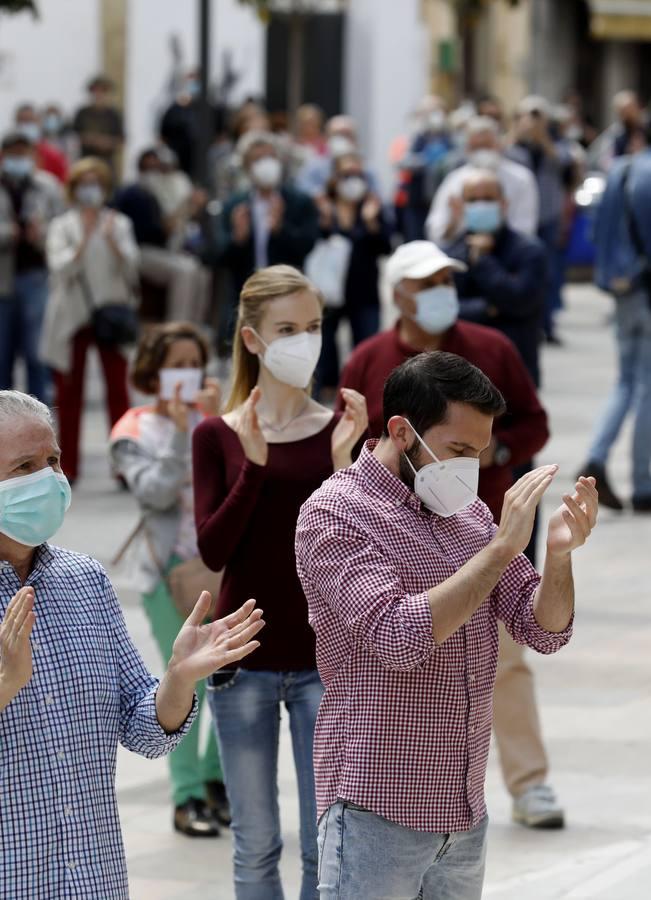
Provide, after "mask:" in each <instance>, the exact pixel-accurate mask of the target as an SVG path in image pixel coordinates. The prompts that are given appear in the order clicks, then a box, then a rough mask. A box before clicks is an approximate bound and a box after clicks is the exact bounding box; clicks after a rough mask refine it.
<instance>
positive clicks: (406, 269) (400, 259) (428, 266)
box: [386, 241, 468, 285]
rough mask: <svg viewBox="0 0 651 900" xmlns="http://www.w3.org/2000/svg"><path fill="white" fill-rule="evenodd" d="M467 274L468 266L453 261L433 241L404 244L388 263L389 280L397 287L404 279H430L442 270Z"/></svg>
mask: <svg viewBox="0 0 651 900" xmlns="http://www.w3.org/2000/svg"><path fill="white" fill-rule="evenodd" d="M448 268H451V269H455V270H456V271H457V272H466V271H467V270H468V266H467V265H466V264H465V263H463V262H461V261H460V260H458V259H451V258H450V257H449V256H448V255H447V254H446V253H444V252H443V251H442V250H441V249H440V248H439V247H437V246H436V244H433V243H432V242H431V241H410V242H409V243H408V244H402V246H400V247H398V249H397V250H396V252H395V253H394V254H393V255H392V256H391V257H389V261H388V262H387V270H386V271H387V278H388V279H389V283H390V284H391V285H396V284H398V282H400V281H402V279H403V278H428V277H429V276H430V275H434V274H435V273H436V272H440V271H441V269H448Z"/></svg>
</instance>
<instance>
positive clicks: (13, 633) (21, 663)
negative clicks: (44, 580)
mask: <svg viewBox="0 0 651 900" xmlns="http://www.w3.org/2000/svg"><path fill="white" fill-rule="evenodd" d="M35 621H36V616H35V614H34V588H32V587H24V588H21V589H20V590H19V591H18V593H17V594H16V595H15V596H14V597H13V599H12V600H11V602H10V603H9V606H8V607H7V611H6V613H5V616H4V619H3V620H2V624H1V625H0V709H3V708H4V707H5V706H6V705H7V704H8V703H10V702H11V700H13V698H14V697H15V696H16V694H17V693H18V692H19V691H21V690H22V689H23V688H24V687H25V685H26V684H27V683H28V682H29V680H30V678H31V677H32V648H31V647H30V644H29V637H30V635H31V633H32V628H33V627H34V622H35Z"/></svg>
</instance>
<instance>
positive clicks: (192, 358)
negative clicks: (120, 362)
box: [111, 323, 230, 837]
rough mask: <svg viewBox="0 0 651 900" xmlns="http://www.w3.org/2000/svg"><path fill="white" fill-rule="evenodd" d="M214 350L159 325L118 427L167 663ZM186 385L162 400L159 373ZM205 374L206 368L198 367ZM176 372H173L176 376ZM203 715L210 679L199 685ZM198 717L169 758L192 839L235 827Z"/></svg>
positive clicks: (139, 553)
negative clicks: (173, 581) (194, 455)
mask: <svg viewBox="0 0 651 900" xmlns="http://www.w3.org/2000/svg"><path fill="white" fill-rule="evenodd" d="M207 361H208V346H207V344H206V342H205V341H204V339H203V337H202V336H201V334H200V333H199V331H198V330H197V329H196V328H195V327H194V326H193V325H190V324H185V323H179V324H177V323H172V324H169V325H162V326H159V327H157V328H154V329H152V330H151V331H149V332H148V334H147V335H146V336H145V337H144V338H143V339H142V341H141V342H140V346H139V347H138V351H137V354H136V358H135V361H134V367H133V372H132V376H131V380H132V382H133V385H134V387H135V388H136V389H137V390H139V391H142V392H143V393H145V394H155V395H156V401H155V403H154V404H152V405H150V406H141V407H137V408H134V409H130V410H129V411H128V412H127V413H126V414H125V415H124V416H123V417H122V418H121V419H120V421H119V422H118V423H117V424H116V425H115V426H114V428H113V431H112V433H111V458H112V462H113V465H114V467H115V470H116V472H117V473H119V474H120V475H122V477H123V478H124V479H125V480H126V482H127V484H128V486H129V489H130V491H131V492H132V494H133V496H134V497H135V499H136V500H137V501H138V504H139V505H140V509H141V514H142V527H141V528H140V529H139V533H138V543H137V545H136V548H135V557H136V569H137V571H136V583H137V584H138V586H139V587H140V589H141V591H142V593H143V604H144V609H145V613H146V614H147V617H148V618H149V621H150V625H151V629H152V632H153V635H154V637H155V639H156V642H157V643H158V646H159V649H160V652H161V654H162V657H163V660H164V662H167V660H168V659H169V657H170V656H171V653H172V645H173V643H174V636H175V634H176V633H177V632H178V629H179V627H180V624H181V622H182V616H181V614H180V612H179V611H178V610H177V608H176V606H175V603H174V600H173V598H172V595H171V593H170V587H169V574H170V572H171V571H173V570H174V568H175V567H177V566H178V565H180V564H181V563H183V562H186V561H188V560H192V559H195V558H197V557H198V549H197V536H196V530H195V525H194V503H193V494H192V468H191V459H190V446H191V436H192V430H193V428H194V426H195V425H196V424H198V422H199V421H201V419H203V418H205V417H206V416H212V415H218V413H219V407H220V391H219V385H218V383H217V382H216V381H213V380H211V379H206V378H204V377H203V372H204V370H205V366H206V363H207ZM165 369H174V370H181V369H182V370H186V371H184V372H183V373H178V372H177V373H176V374H173V375H172V377H173V378H174V377H178V378H179V382H180V383H179V384H177V385H176V388H175V389H174V392H173V397H172V399H163V397H162V396H161V393H162V391H161V383H162V380H163V379H162V378H161V374H160V373H161V370H165ZM199 370H200V371H199ZM170 374H172V373H170ZM185 377H189V379H190V380H192V378H195V379H196V381H197V383H200V382H203V387H201V388H200V390H199V391H198V392H197V394H196V396H195V398H194V402H193V403H187V402H184V400H183V399H182V398H181V382H182V381H184V380H185ZM197 694H198V696H199V702H200V704H201V711H203V708H204V706H203V701H204V697H203V685H197ZM199 727H200V726H199V717H197V720H196V722H195V723H194V725H193V727H192V729H191V731H190V732H189V734H188V735H187V737H186V738H185V740H184V741H183V743H182V744H181V745H180V746H179V747H178V749H177V750H175V751H174V752H173V753H172V754H170V756H169V757H168V759H169V766H170V777H171V782H172V796H173V803H174V828H175V829H176V830H177V831H180V832H182V833H183V834H187V835H189V836H191V837H212V836H216V835H218V834H219V827H218V822H221V823H222V824H225V825H228V824H229V822H230V812H229V808H228V801H227V799H226V794H225V789H224V784H223V778H222V772H221V764H220V760H219V754H218V750H217V744H216V740H215V734H214V729H212V728H211V729H210V737H209V741H208V745H207V747H206V750H205V752H204V754H203V756H202V755H201V754H200V752H199Z"/></svg>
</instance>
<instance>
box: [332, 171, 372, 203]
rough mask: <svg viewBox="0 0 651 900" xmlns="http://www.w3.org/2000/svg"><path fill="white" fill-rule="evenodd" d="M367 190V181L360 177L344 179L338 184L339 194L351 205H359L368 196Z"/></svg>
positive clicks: (353, 176)
mask: <svg viewBox="0 0 651 900" xmlns="http://www.w3.org/2000/svg"><path fill="white" fill-rule="evenodd" d="M367 190H368V188H367V187H366V181H365V179H364V178H362V177H361V176H360V175H351V177H350V178H342V179H341V180H340V181H339V182H338V184H337V194H338V195H339V196H340V197H341V199H342V200H348V202H349V203H359V201H360V200H362V198H363V197H365V196H366V192H367Z"/></svg>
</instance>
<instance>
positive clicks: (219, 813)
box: [206, 781, 231, 828]
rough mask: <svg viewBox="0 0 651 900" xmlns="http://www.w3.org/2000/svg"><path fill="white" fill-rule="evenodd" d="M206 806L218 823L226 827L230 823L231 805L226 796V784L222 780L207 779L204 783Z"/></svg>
mask: <svg viewBox="0 0 651 900" xmlns="http://www.w3.org/2000/svg"><path fill="white" fill-rule="evenodd" d="M206 794H207V795H208V806H209V807H210V809H211V810H212V813H213V815H214V817H215V818H216V819H217V821H218V822H219V824H220V825H224V826H225V827H226V828H228V827H229V825H230V824H231V805H230V803H229V802H228V797H227V796H226V785H225V784H224V782H223V781H208V782H207V783H206Z"/></svg>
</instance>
